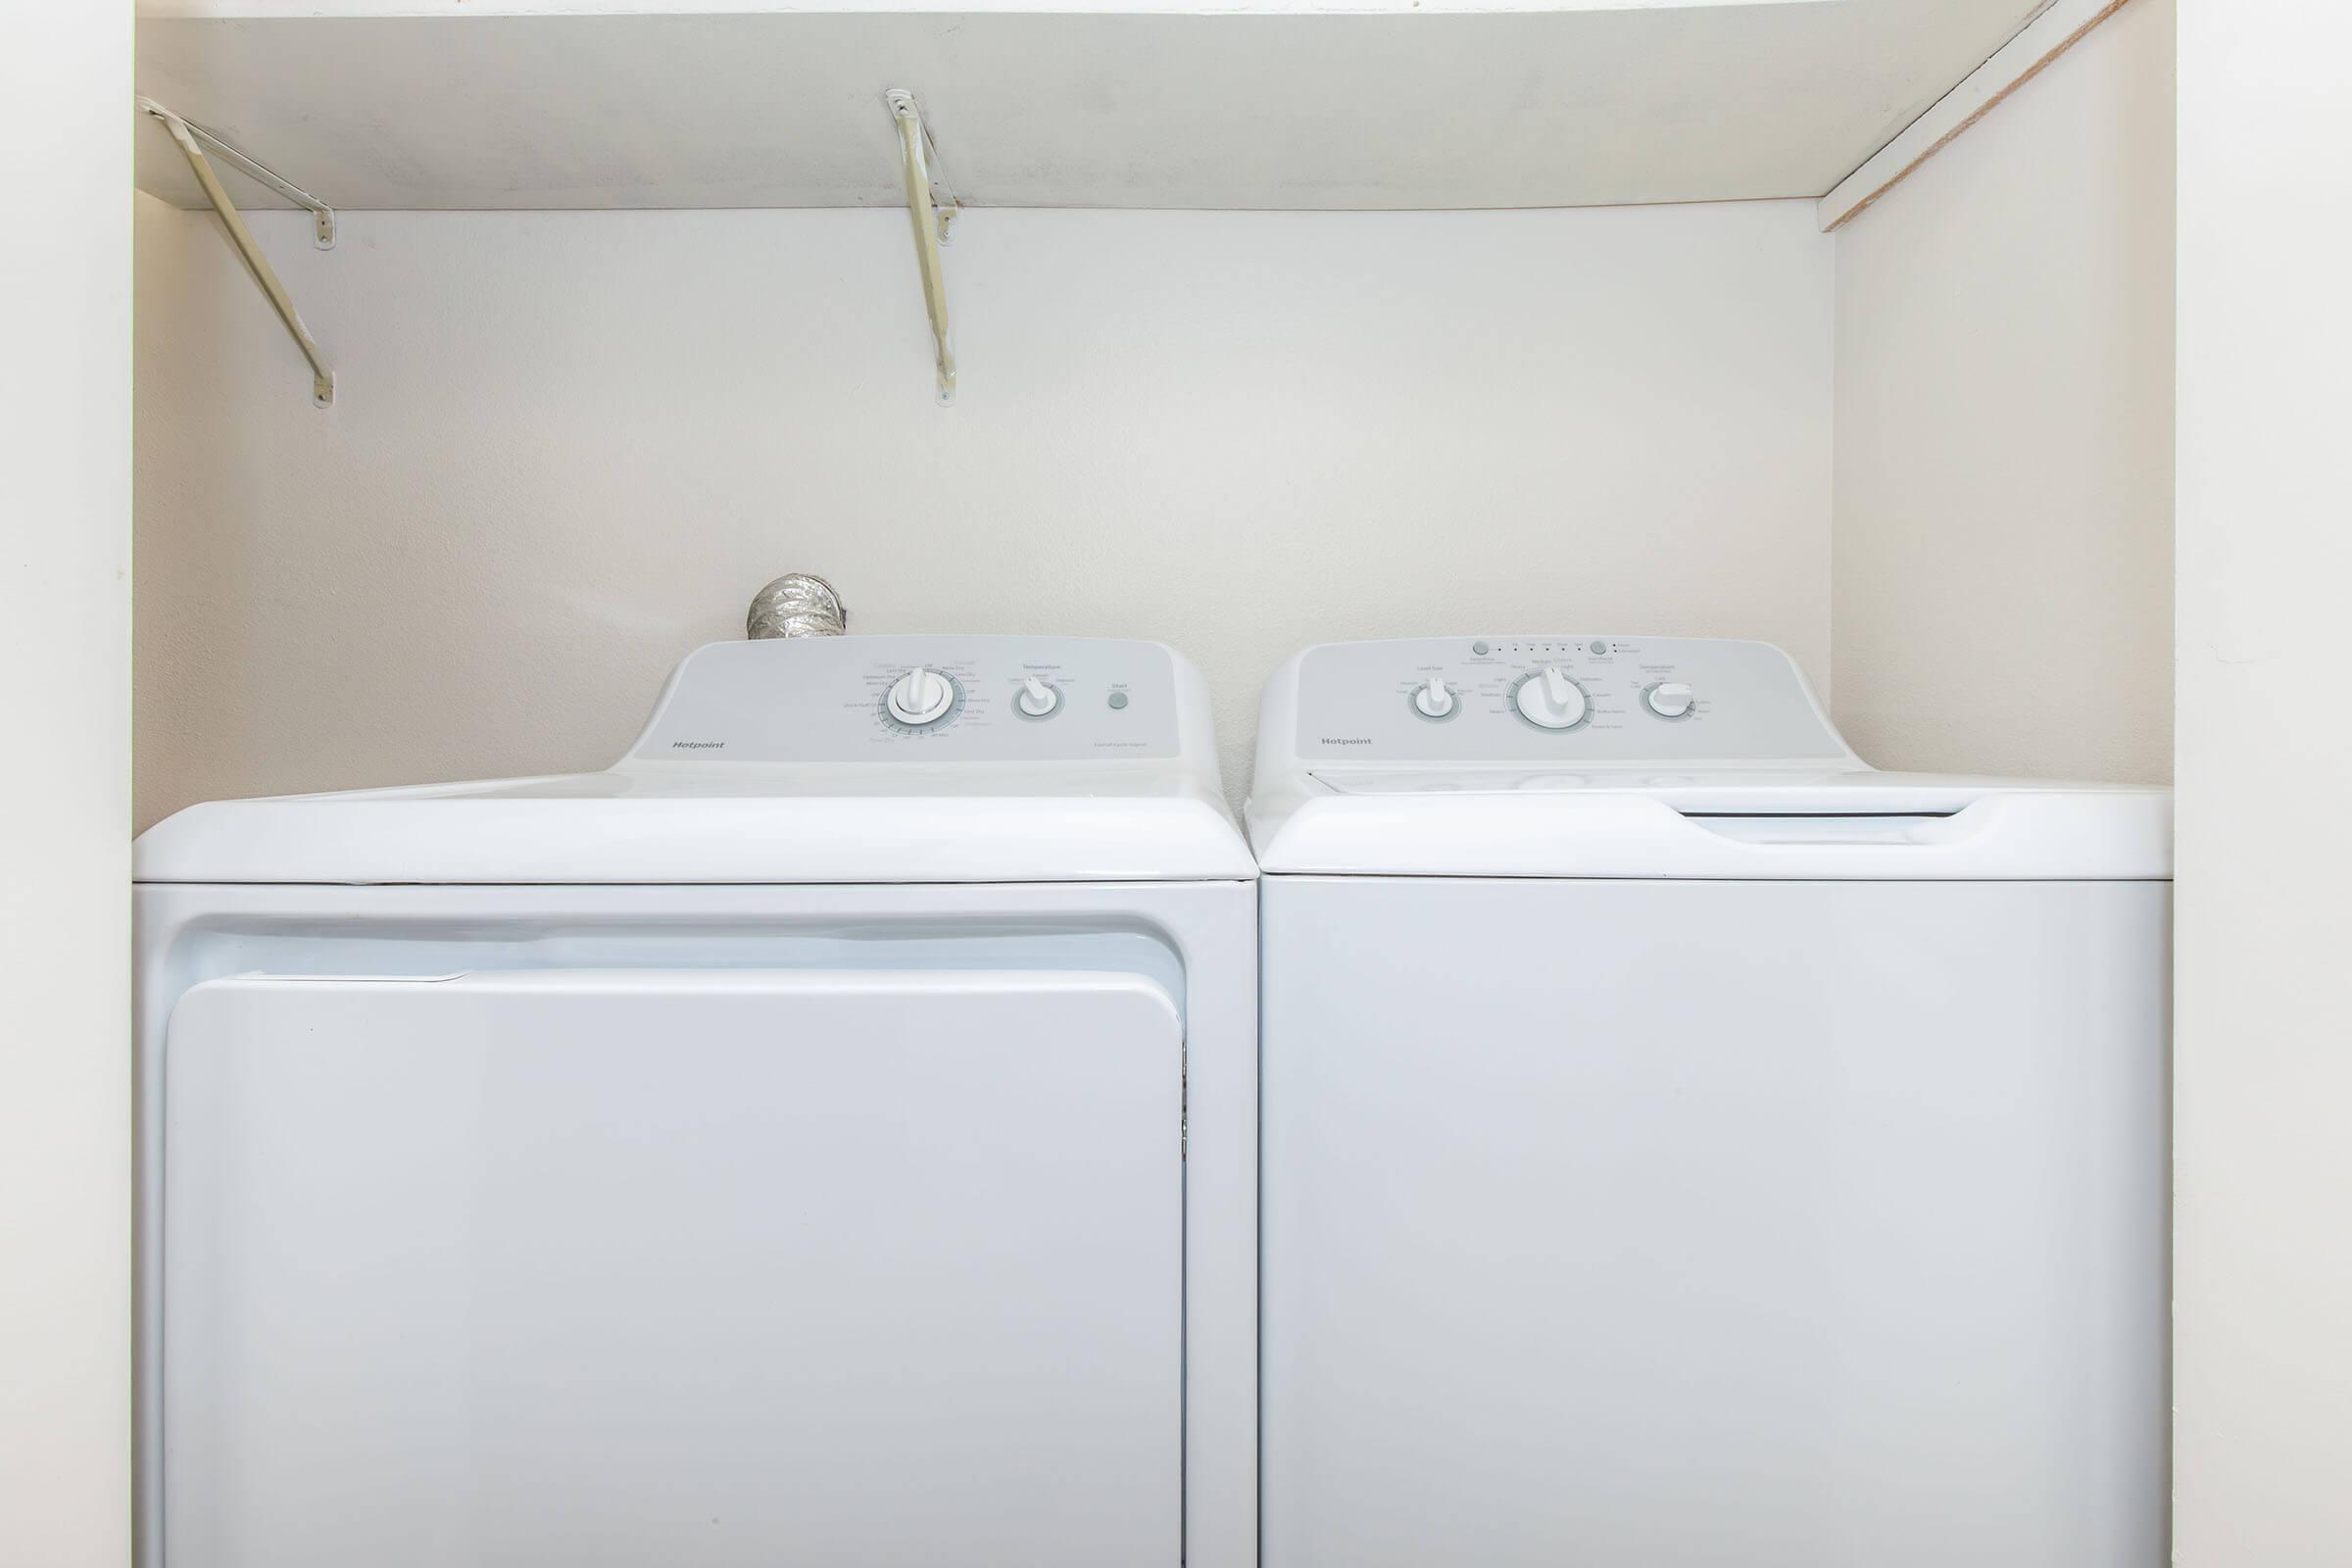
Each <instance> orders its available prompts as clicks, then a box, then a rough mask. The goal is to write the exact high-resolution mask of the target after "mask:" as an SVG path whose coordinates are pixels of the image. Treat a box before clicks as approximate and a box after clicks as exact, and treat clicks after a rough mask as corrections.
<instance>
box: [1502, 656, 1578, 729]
mask: <svg viewBox="0 0 2352 1568" xmlns="http://www.w3.org/2000/svg"><path fill="white" fill-rule="evenodd" d="M1511 701H1512V702H1513V703H1515V704H1517V705H1518V708H1519V716H1520V717H1522V718H1524V719H1526V720H1527V721H1528V722H1529V723H1530V724H1534V725H1536V726H1537V727H1538V728H1540V729H1574V728H1576V726H1577V725H1579V724H1581V723H1583V722H1584V721H1585V692H1584V688H1583V687H1581V686H1579V685H1577V683H1576V682H1574V681H1572V680H1570V679H1569V678H1568V673H1567V671H1565V670H1563V669H1561V668H1560V666H1559V665H1557V664H1547V665H1545V666H1544V668H1543V669H1541V670H1539V671H1538V672H1536V673H1535V674H1533V675H1530V676H1528V677H1527V679H1525V680H1523V681H1521V682H1520V683H1519V689H1518V690H1517V691H1515V692H1513V693H1512V694H1511Z"/></svg>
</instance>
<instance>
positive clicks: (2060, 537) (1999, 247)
mask: <svg viewBox="0 0 2352 1568" xmlns="http://www.w3.org/2000/svg"><path fill="white" fill-rule="evenodd" d="M1837 246H1838V288H1837V293H1838V393H1837V404H1838V406H1837V532H1836V540H1835V545H1834V557H1835V563H1836V566H1835V570H1836V580H1837V586H1836V595H1835V599H1836V611H1835V618H1834V622H1833V642H1834V643H1835V646H1836V649H1837V653H1836V669H1837V682H1836V684H1837V702H1836V709H1837V713H1838V722H1839V724H1840V725H1841V726H1842V727H1843V728H1844V730H1845V732H1846V735H1847V738H1848V739H1849V740H1851V741H1852V742H1853V743H1854V746H1855V749H1856V750H1858V751H1859V752H1861V754H1862V755H1863V756H1864V757H1867V758H1869V759H1870V760H1872V761H1874V762H1877V763H1879V764H1880V765H1881V766H1886V767H1913V768H1930V769H1965V770H1970V771H1978V772H2007V773H2023V774H2037V775H2074V776H2082V777H2091V778H2112V779H2128V780H2142V781H2162V780H2164V779H2166V778H2169V777H2170V776H2171V768H2172V636H2173V629H2172V520H2173V460H2172V451H2173V445H2172V443H2173V402H2172V397H2173V8H2172V0H2133V3H2132V4H2130V5H2127V6H2126V7H2124V9H2123V10H2122V11H2120V12H2118V13H2117V14H2116V15H2115V17H2114V18H2113V19H2112V20H2110V21H2109V22H2108V23H2106V24H2105V25H2103V26H2101V27H2100V28H2099V29H2098V30H2097V31H2096V32H2093V33H2092V34H2090V36H2089V37H2088V38H2086V39H2084V40H2083V42H2082V43H2081V44H2080V45H2078V46H2077V47H2076V48H2075V49H2074V50H2073V51H2072V52H2070V53H2068V54H2066V55H2064V56H2062V57H2061V58H2060V59H2059V60H2058V62H2057V63H2056V64H2055V65H2053V66H2052V67H2050V69H2049V70H2048V71H2046V72H2044V73H2042V74H2041V75H2039V76H2037V77H2035V78H2034V80H2032V81H2029V82H2027V83H2026V84H2025V85H2024V86H2023V87H2021V88H2019V89H2018V91H2017V92H2016V93H2015V94H2014V95H2013V96H2012V97H2011V98H2009V100H2008V101H2007V102H2005V103H2003V104H2002V105H2000V107H1998V108H1997V109H1995V110H1994V111H1993V112H1992V113H1991V114H1990V115H1989V116H1987V117H1986V118H1985V120H1984V121H1983V122H1982V123H1979V124H1978V125H1977V126H1976V128H1974V129H1973V130H1971V131H1969V132H1968V134H1966V135H1965V136H1963V137H1961V138H1960V139H1959V140H1958V141H1956V142H1954V143H1952V144H1951V145H1950V146H1949V147H1947V148H1945V149H1944V150H1943V151H1942V152H1941V153H1940V154H1938V155H1937V156H1936V158H1935V159H1934V160H1933V161H1932V162H1930V163H1929V164H1928V165H1927V166H1926V167H1925V168H1923V169H1922V170H1920V171H1919V172H1917V173H1916V174H1914V175H1913V176H1912V177H1911V178H1910V179H1909V180H1907V181H1905V182H1904V183H1903V184H1901V185H1899V186H1897V187H1896V188H1895V189H1894V191H1893V192H1891V193H1890V194H1889V195H1887V197H1886V198H1885V199H1884V200H1882V201H1881V202H1879V203H1878V205H1876V206H1875V207H1872V208H1871V209H1870V210H1869V211H1867V212H1865V213H1863V214H1862V216H1861V217H1859V218H1857V219H1855V220H1854V221H1852V222H1851V223H1849V224H1847V225H1846V227H1844V228H1843V229H1841V230H1839V231H1838V236H1837Z"/></svg>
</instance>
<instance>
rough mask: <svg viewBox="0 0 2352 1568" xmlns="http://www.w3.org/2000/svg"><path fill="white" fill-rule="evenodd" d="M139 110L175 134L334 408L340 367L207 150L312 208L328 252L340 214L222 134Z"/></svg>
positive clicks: (316, 238) (323, 398)
mask: <svg viewBox="0 0 2352 1568" xmlns="http://www.w3.org/2000/svg"><path fill="white" fill-rule="evenodd" d="M139 108H140V109H141V110H143V111H144V112H145V113H147V114H149V115H152V116H154V117H155V118H156V119H157V120H160V121H162V122H163V124H164V128H165V129H166V130H168V131H170V132H171V133H172V141H174V142H176V143H177V144H178V146H179V150H180V152H181V153H182V154H183V155H184V156H185V157H186V158H187V160H188V168H189V169H190V170H191V171H193V172H194V173H195V175H196V183H197V184H199V185H201V186H203V187H204V194H205V199H206V200H208V201H210V202H211V203H212V204H213V211H214V212H216V213H218V214H220V215H221V229H222V230H223V231H224V232H225V233H226V234H227V235H228V243H229V244H230V245H231V246H232V247H233V248H234V249H235V250H236V253H237V259H238V260H239V261H241V262H243V263H244V264H245V270H246V271H248V272H250V273H251V274H253V281H254V283H255V285H256V286H257V287H259V288H260V289H261V291H262V294H263V296H264V297H265V298H267V299H268V300H269V301H270V309H272V310H274V311H276V312H277V319H279V320H281V321H283V322H285V324H286V330H287V332H289V333H291V334H292V335H293V338H294V346H295V347H296V348H298V349H300V350H302V357H303V358H304V359H306V360H308V361H310V362H311V401H312V402H313V403H315V404H317V405H318V406H319V408H322V409H325V408H332V407H333V406H334V402H335V369H334V367H333V366H331V365H329V364H327V363H326V355H325V353H324V352H323V351H321V350H320V349H319V343H318V340H317V339H315V338H313V337H312V336H311V329H310V328H309V327H307V326H305V325H303V324H302V315H301V313H300V312H298V311H296V310H295V309H294V301H293V300H292V298H291V297H289V296H288V295H287V293H286V286H285V285H284V284H283V283H281V282H279V281H278V280H277V273H276V272H275V271H274V270H271V268H270V260H269V258H268V257H266V256H264V255H263V254H262V248H261V246H260V245H258V244H256V243H255V241H254V237H253V230H251V229H249V228H247V227H246V226H245V220H244V219H243V218H242V217H241V216H239V214H238V212H237V204H236V203H235V202H233V201H231V200H229V196H228V192H227V191H226V190H224V189H222V188H221V176H220V174H218V173H217V172H214V169H213V165H212V160H211V159H209V158H207V157H206V156H205V148H207V147H210V148H211V149H212V150H213V151H214V153H215V154H217V155H218V156H219V157H220V159H221V162H223V163H225V164H227V165H228V166H229V168H231V169H234V170H235V171H236V172H239V173H241V174H244V175H245V176H247V177H248V178H251V179H255V180H259V181H260V182H261V183H262V184H264V185H267V186H269V187H270V189H271V190H273V191H275V192H277V193H278V194H279V195H280V196H283V197H285V198H286V199H287V200H288V201H291V202H294V203H296V204H297V205H299V206H302V207H307V208H309V209H310V210H311V220H312V235H313V243H315V244H316V245H317V246H318V247H319V249H320V250H322V251H324V250H332V249H334V245H335V210H334V209H333V208H331V207H329V206H327V205H326V203H324V202H322V201H320V200H319V198H318V197H316V196H313V195H312V194H311V193H310V192H308V191H306V190H304V189H303V188H302V187H301V186H299V185H297V184H295V183H293V182H292V181H291V180H288V179H286V178H284V177H283V176H281V175H279V174H278V173H276V172H274V171H272V170H270V168H268V167H267V166H265V165H264V164H262V163H260V162H258V161H257V160H255V159H254V158H253V157H252V156H250V155H249V154H247V153H245V152H244V151H242V150H241V149H239V148H237V147H236V146H234V145H232V144H231V143H230V142H228V141H227V140H225V139H224V138H222V137H221V135H220V134H218V133H217V132H214V131H210V130H207V129H205V128H204V127H203V126H202V125H196V124H191V123H188V122H187V121H185V120H182V119H180V118H179V116H177V115H175V114H173V113H172V111H171V110H169V109H166V108H165V107H164V106H163V105H162V104H159V103H157V102H156V101H155V100H154V99H152V98H146V97H142V98H140V99H139Z"/></svg>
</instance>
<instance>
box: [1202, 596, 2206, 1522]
mask: <svg viewBox="0 0 2352 1568" xmlns="http://www.w3.org/2000/svg"><path fill="white" fill-rule="evenodd" d="M1248 817H1249V823H1250V835H1251V839H1252V842H1253V844H1254V845H1255V847H1256V849H1257V852H1258V858H1259V864H1260V868H1261V873H1262V880H1261V883H1260V890H1261V913H1260V920H1261V926H1262V950H1261V951H1262V956H1261V983H1262V988H1263V998H1262V1010H1261V1017H1260V1022H1261V1029H1262V1074H1263V1094H1264V1101H1263V1119H1262V1136H1263V1161H1262V1166H1261V1173H1260V1179H1261V1182H1262V1225H1263V1235H1262V1255H1263V1278H1262V1334H1263V1358H1262V1362H1261V1367H1260V1377H1261V1382H1262V1398H1263V1424H1262V1429H1261V1434H1260V1438H1261V1443H1262V1445H1263V1493H1262V1496H1261V1513H1262V1521H1263V1559H1262V1560H1263V1562H1264V1564H1265V1568H1426V1565H1428V1564H1433V1563H1465V1564H1468V1563H1475V1564H1478V1565H1480V1568H1539V1565H1541V1568H1557V1565H1560V1564H1567V1563H1579V1564H1586V1563H1589V1564H1605V1565H1607V1568H1733V1565H1737V1568H1890V1565H1896V1564H1899V1565H1902V1568H1960V1565H1963V1564H1965V1565H1968V1568H1983V1565H1985V1564H1992V1563H1997V1564H2000V1565H2002V1568H2157V1565H2159V1564H2161V1563H2162V1562H2163V1561H2164V1558H2165V1519H2166V1462H2167V1460H2166V1454H2167V1450H2166V1427H2167V1415H2166V1402H2167V1395H2166V1371H2167V1330H2166V1323H2167V1297H2168V1290H2167V1274H2166V1270H2167V1251H2166V1246H2167V1229H2168V1218H2167V1143H2168V1125H2167V1092H2166V1086H2167V1078H2168V1073H2167V1038H2168V1034H2167V1029H2168V1015H2167V996H2168V989H2169V978H2168V968H2169V963H2168V951H2169V907H2170V883H2169V877H2170V874H2171V870H2170V866H2171V859H2170V821H2169V817H2170V802H2169V797H2168V795H2167V794H2166V793H2165V792H2163V791H2160V790H2147V789H2123V788H2100V787H2095V786H2074V785H2064V784H2047V783H2029V782H2008V783H2003V782H1996V781H1989V780H1984V779H1970V778H1945V777H1925V776H1912V775H1904V774H1895V773H1883V772H1876V771H1873V770H1872V769H1870V768H1869V767H1867V766H1866V765H1865V764H1863V763H1862V762H1861V761H1860V760H1857V759H1856V758H1855V757H1854V755H1853V754H1852V753H1851V752H1850V751H1849V750H1848V749H1847V748H1846V746H1845V744H1844V743H1843V742H1842V741H1841V740H1840V739H1839V738H1838V734H1837V732H1836V731H1835V730H1834V729H1833V728H1832V727H1831V725H1830V723H1829V720H1828V718H1827V717H1826V716H1825V714H1824V713H1823V712H1822V711H1821V709H1820V707H1819V705H1818V704H1817V703H1816V702H1815V701H1814V699H1813V697H1812V695H1811V693H1810V691H1809V690H1808V688H1807V687H1806V684H1805V682H1804V680H1803V678H1802V676H1801V675H1800V674H1799V673H1798V671H1797V669H1796V667H1795V665H1794V664H1793V663H1792V662H1790V661H1789V659H1788V658H1787V657H1786V656H1785V655H1783V654H1782V653H1780V652H1779V651H1778V650H1776V649H1774V648H1771V647H1769V646H1766V645H1764V644H1760V643H1752V642H1727V641H1707V640H1694V639H1674V638H1658V637H1632V638H1626V637H1607V636H1593V635H1591V634H1578V635H1575V636H1557V635H1555V636H1539V637H1528V636H1489V637H1459V638H1431V639H1416V640H1406V641H1393V642H1374V643H1354V644H1344V645H1332V646H1326V647H1318V648H1311V649H1308V650H1307V651H1306V652H1305V653H1303V654H1301V655H1299V657H1298V658H1296V659H1294V660H1292V661H1291V662H1289V663H1288V664H1286V665H1285V666H1284V667H1283V668H1282V670H1281V671H1280V672H1279V673H1278V674H1276V675H1275V677H1274V678H1273V680H1272V681H1271V682H1270V683H1269V685H1268V686H1267V689H1266V695H1265V705H1264V710H1263V724H1262V727H1261V729H1260V732H1259V736H1258V752H1257V773H1256V781H1255V788H1254V791H1253V793H1252V796H1251V799H1250V809H1249V812H1248Z"/></svg>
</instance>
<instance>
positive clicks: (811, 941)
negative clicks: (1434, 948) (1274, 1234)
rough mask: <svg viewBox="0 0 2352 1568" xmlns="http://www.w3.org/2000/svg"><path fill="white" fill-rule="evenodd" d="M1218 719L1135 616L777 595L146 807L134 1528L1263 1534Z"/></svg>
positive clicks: (838, 1560) (370, 1549)
mask: <svg viewBox="0 0 2352 1568" xmlns="http://www.w3.org/2000/svg"><path fill="white" fill-rule="evenodd" d="M1215 757H1216V747H1215V745H1214V742H1213V740H1212V737H1211V734H1210V729H1209V717H1208V706H1207V702H1206V699H1205V697H1204V695H1203V691H1202V687H1201V681H1200V678H1199V676H1198V675H1197V674H1196V673H1195V671H1194V670H1193V669H1192V668H1191V666H1189V665H1188V664H1187V663H1186V662H1184V661H1183V660H1182V659H1180V658H1178V657H1177V656H1176V655H1175V654H1174V653H1172V652H1171V651H1170V650H1168V649H1166V648H1163V647H1160V646H1158V645H1155V644H1151V643H1142V642H1117V641H1095V640H1081V639H1056V638H1029V637H852V638H841V639H822V640H809V641H768V642H746V643H733V644H719V645H714V646H711V647H708V648H705V649H702V650H701V651H699V652H698V653H696V654H694V655H693V656H692V657H691V658H689V659H688V660H687V661H686V662H684V663H683V664H682V665H681V666H680V667H679V669H678V670H677V672H676V674H675V675H673V676H672V677H671V680H670V682H669V685H668V688H667V689H666V690H665V691H664V692H663V694H662V699H661V702H660V705H659V706H658V708H657V709H656V710H655V712H654V715H653V717H652V719H651V721H650V722H649V723H648V724H647V726H646V729H645V731H644V734H643V735H642V737H641V738H640V739H639V740H638V742H637V743H636V744H635V745H634V746H633V747H632V748H631V749H630V751H629V754H628V756H627V757H626V758H624V759H623V760H621V761H619V762H618V763H616V764H614V765H613V767H612V768H611V769H609V770H608V771H605V772H602V773H590V774H584V775H580V776H576V777H564V778H538V779H524V780H516V781H506V782H494V783H482V784H465V785H454V786H447V787H438V788H422V789H395V790H376V791H368V792H365V793H359V794H346V795H325V796H310V797H302V798H290V799H283V800H270V801H249V802H235V803H227V804H221V805H211V806H200V807H196V808H194V809H190V810H187V811H183V812H181V813H180V814H179V815H177V816H174V817H172V819H170V820H169V821H167V822H164V823H162V824H160V825H159V826H157V827H156V828H154V829H153V830H152V831H150V832H149V833H147V834H146V835H145V836H144V837H143V838H142V839H141V840H140V841H139V845H138V851H137V866H138V878H139V887H138V891H137V899H138V924H139V986H140V989H139V996H138V1042H139V1055H140V1083H141V1089H142V1103H141V1108H140V1129H141V1149H142V1172H141V1175H142V1181H141V1195H142V1202H141V1264H142V1268H141V1290H140V1328H139V1346H140V1373H141V1377H140V1417H141V1425H142V1438H141V1449H140V1454H141V1483H142V1484H141V1492H140V1496H141V1524H142V1544H141V1560H142V1561H143V1562H144V1563H146V1564H148V1565H149V1568H319V1565H321V1564H328V1563H332V1564H334V1565H336V1568H419V1565H424V1564H451V1565H457V1564H465V1565H481V1564H492V1563H506V1564H564V1565H565V1568H588V1565H596V1564H613V1565H620V1564H627V1565H630V1568H642V1565H644V1564H647V1563H662V1564H668V1565H679V1568H688V1565H692V1568H717V1565H737V1564H740V1565H745V1568H750V1565H755V1564H756V1565H760V1568H772V1565H775V1564H779V1563H795V1564H831V1565H844V1568H848V1565H858V1568H941V1565H944V1564H955V1565H956V1568H978V1565H983V1564H1001V1565H1005V1568H1013V1565H1018V1568H1039V1565H1046V1564H1053V1565H1064V1568H1110V1565H1128V1564H1134V1565H1150V1564H1160V1565H1167V1568H1174V1565H1175V1564H1177V1563H1178V1562H1179V1561H1187V1562H1191V1563H1194V1564H1216V1565H1220V1568H1245V1565H1247V1564H1249V1563H1251V1562H1253V1561H1254V1558H1255V1535H1256V1522H1255V1517H1254V1513H1253V1507H1254V1495H1255V1464H1256V1457H1255V1447H1254V1444H1255V1430H1256V1402H1255V1400H1256V1396H1255V1384H1254V1377H1255V1349H1256V1347H1255V1305H1256V1301H1255V1292H1256V1281H1255V1263H1256V1240H1255V1210H1256V1188H1255V1166H1256V1135H1255V1103H1256V1078H1255V1072H1256V991H1255V962H1256V925H1255V898H1256V896H1255V890H1254V888H1253V886H1252V879H1253V877H1254V874H1255V869H1254V866H1253V864H1252V862H1251V860H1250V855H1249V852H1248V849H1247V846H1246V845H1245V844H1244V843H1243V841H1242V839H1241V836H1240V833H1239V832H1238V830H1237V829H1236V827H1235V826H1234V824H1233V822H1232V819H1231V817H1230V816H1229V814H1228V813H1227V811H1226V809H1225V807H1224V804H1223V797H1222V794H1221V792H1220V790H1219V788H1218V784H1217V776H1216V771H1215Z"/></svg>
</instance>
